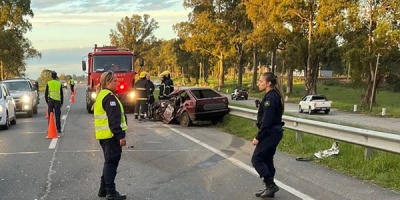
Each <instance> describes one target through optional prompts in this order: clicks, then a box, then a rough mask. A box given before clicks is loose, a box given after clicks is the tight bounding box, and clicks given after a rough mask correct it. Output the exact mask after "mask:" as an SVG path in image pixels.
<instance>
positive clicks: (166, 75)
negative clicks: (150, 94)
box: [158, 71, 174, 100]
mask: <svg viewBox="0 0 400 200" xmlns="http://www.w3.org/2000/svg"><path fill="white" fill-rule="evenodd" d="M158 78H159V79H160V80H161V85H160V93H159V95H158V100H167V99H168V95H169V94H170V93H171V92H173V91H174V82H173V81H172V80H171V75H170V72H169V71H163V72H162V73H160V74H159V75H158Z"/></svg>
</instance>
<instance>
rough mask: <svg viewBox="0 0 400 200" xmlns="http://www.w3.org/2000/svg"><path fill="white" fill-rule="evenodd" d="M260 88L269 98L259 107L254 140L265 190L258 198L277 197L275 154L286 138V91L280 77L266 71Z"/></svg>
mask: <svg viewBox="0 0 400 200" xmlns="http://www.w3.org/2000/svg"><path fill="white" fill-rule="evenodd" d="M258 88H259V89H260V90H261V91H265V93H266V94H265V95H264V97H263V99H262V100H261V102H260V104H259V106H258V114H257V127H258V133H257V136H256V137H255V138H254V139H253V142H252V143H253V145H254V146H256V148H255V149H254V153H253V156H252V158H251V163H252V165H253V167H254V168H255V170H256V171H257V173H258V174H259V176H260V178H263V179H264V180H263V182H264V184H265V187H264V188H263V189H262V190H260V191H258V192H256V194H255V195H256V196H257V197H262V198H266V197H274V196H275V193H276V192H277V191H278V190H279V187H278V186H277V185H276V184H275V182H274V176H275V167H274V161H273V160H274V155H275V152H276V147H277V146H278V144H279V142H280V141H281V139H282V136H283V129H282V126H283V125H284V123H283V122H282V115H283V111H284V109H285V104H284V100H283V95H282V92H281V91H280V86H279V82H278V80H277V77H276V76H275V75H274V74H273V73H272V72H266V73H264V74H262V75H261V77H260V79H259V80H258Z"/></svg>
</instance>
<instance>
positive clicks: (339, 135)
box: [229, 106, 400, 158]
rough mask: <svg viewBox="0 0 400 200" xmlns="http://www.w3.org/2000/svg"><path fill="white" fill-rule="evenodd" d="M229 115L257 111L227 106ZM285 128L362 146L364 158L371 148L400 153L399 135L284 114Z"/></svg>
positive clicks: (249, 114) (253, 116) (250, 116)
mask: <svg viewBox="0 0 400 200" xmlns="http://www.w3.org/2000/svg"><path fill="white" fill-rule="evenodd" d="M229 108H230V109H231V111H230V113H229V114H231V115H234V116H238V117H243V118H247V119H251V120H257V111H256V110H252V109H247V108H240V107H235V106H229ZM282 118H283V121H284V122H285V126H284V127H285V128H289V129H292V130H295V131H296V137H297V139H298V140H301V134H302V132H304V133H310V134H313V135H317V136H322V137H327V138H331V139H335V140H339V141H344V142H348V143H352V144H357V145H360V146H364V147H366V148H365V151H364V155H365V157H366V158H369V157H371V156H372V151H373V149H380V150H383V151H388V152H393V153H398V154H400V135H396V134H391V133H385V132H379V131H372V130H366V129H361V128H354V127H350V126H343V125H338V124H330V123H326V122H319V121H314V120H309V119H302V118H297V117H291V116H286V115H284V116H283V117H282Z"/></svg>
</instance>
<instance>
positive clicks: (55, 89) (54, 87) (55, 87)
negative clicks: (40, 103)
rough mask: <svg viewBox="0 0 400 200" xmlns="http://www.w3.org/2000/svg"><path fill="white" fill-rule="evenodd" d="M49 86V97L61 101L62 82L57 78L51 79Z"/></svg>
mask: <svg viewBox="0 0 400 200" xmlns="http://www.w3.org/2000/svg"><path fill="white" fill-rule="evenodd" d="M47 86H48V89H49V97H50V98H51V99H53V100H55V101H61V94H60V90H61V83H60V82H59V81H56V80H51V81H49V82H47Z"/></svg>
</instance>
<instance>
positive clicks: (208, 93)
mask: <svg viewBox="0 0 400 200" xmlns="http://www.w3.org/2000/svg"><path fill="white" fill-rule="evenodd" d="M192 93H193V95H194V96H195V97H196V98H197V99H206V98H214V97H221V95H220V94H218V93H216V92H215V91H214V90H210V89H204V90H192Z"/></svg>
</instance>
